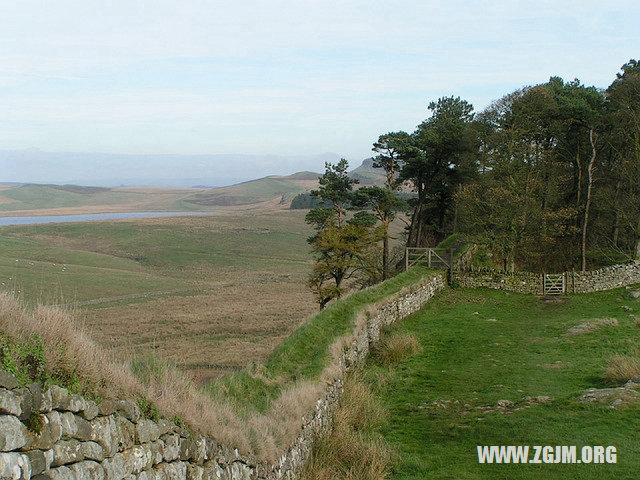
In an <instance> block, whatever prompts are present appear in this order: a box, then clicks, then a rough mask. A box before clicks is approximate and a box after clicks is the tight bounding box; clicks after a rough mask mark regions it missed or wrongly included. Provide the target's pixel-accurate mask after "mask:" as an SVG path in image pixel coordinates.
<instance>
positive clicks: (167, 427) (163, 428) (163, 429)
mask: <svg viewBox="0 0 640 480" xmlns="http://www.w3.org/2000/svg"><path fill="white" fill-rule="evenodd" d="M173 427H175V424H174V423H173V422H170V421H169V420H167V419H166V418H161V419H160V420H158V435H160V436H162V435H164V434H165V433H169V432H172V431H173Z"/></svg>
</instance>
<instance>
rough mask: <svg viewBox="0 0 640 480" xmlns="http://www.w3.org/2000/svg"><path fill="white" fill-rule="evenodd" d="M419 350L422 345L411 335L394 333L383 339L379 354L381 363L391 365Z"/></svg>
mask: <svg viewBox="0 0 640 480" xmlns="http://www.w3.org/2000/svg"><path fill="white" fill-rule="evenodd" d="M421 351H422V345H420V342H419V341H418V339H417V338H416V337H414V336H413V335H406V334H395V335H392V336H391V337H389V338H388V339H387V340H385V341H384V343H383V344H382V346H381V348H380V351H379V356H380V359H381V360H382V363H383V364H385V365H392V364H394V363H398V362H400V361H401V360H403V359H405V358H407V357H410V356H412V355H416V354H418V353H420V352H421Z"/></svg>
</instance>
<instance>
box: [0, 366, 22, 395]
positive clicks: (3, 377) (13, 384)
mask: <svg viewBox="0 0 640 480" xmlns="http://www.w3.org/2000/svg"><path fill="white" fill-rule="evenodd" d="M0 387H3V388H6V389H7V390H13V389H14V388H18V380H16V377H14V376H13V375H11V374H10V373H9V372H7V371H5V370H0Z"/></svg>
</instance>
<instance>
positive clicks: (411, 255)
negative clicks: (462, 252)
mask: <svg viewBox="0 0 640 480" xmlns="http://www.w3.org/2000/svg"><path fill="white" fill-rule="evenodd" d="M449 257H450V255H449ZM404 261H405V265H404V266H405V270H408V269H409V268H410V267H413V266H414V265H423V266H426V267H429V268H449V266H450V265H449V264H450V260H449V258H448V256H447V250H446V249H444V248H421V247H407V249H406V251H405V254H404Z"/></svg>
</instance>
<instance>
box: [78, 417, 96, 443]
mask: <svg viewBox="0 0 640 480" xmlns="http://www.w3.org/2000/svg"><path fill="white" fill-rule="evenodd" d="M75 422H76V426H77V429H76V433H75V434H74V438H77V439H78V440H80V441H82V442H88V441H89V440H91V436H92V434H93V428H92V427H91V424H90V423H89V422H88V421H87V420H85V419H84V418H82V417H80V416H78V415H76V416H75Z"/></svg>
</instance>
